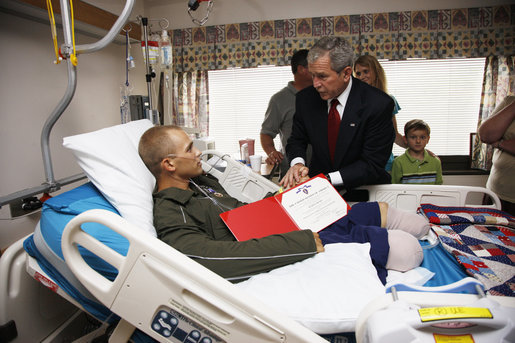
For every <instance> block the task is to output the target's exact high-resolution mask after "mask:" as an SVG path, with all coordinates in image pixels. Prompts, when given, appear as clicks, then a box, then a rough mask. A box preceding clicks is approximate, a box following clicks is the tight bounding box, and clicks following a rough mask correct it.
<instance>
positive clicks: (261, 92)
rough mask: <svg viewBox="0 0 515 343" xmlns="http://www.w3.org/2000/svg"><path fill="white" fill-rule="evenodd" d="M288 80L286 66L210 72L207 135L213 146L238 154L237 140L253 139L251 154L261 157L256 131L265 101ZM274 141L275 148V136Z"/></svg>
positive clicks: (277, 139) (266, 103)
mask: <svg viewBox="0 0 515 343" xmlns="http://www.w3.org/2000/svg"><path fill="white" fill-rule="evenodd" d="M291 80H293V75H292V73H291V67H289V66H287V67H275V66H266V67H258V68H248V69H227V70H217V71H210V72H209V113H210V114H209V136H210V137H213V138H214V139H215V146H216V149H217V150H218V151H222V152H225V153H231V154H233V155H235V156H236V157H238V156H239V143H238V141H239V140H240V139H245V138H253V139H255V153H256V154H261V155H263V156H264V154H265V153H264V152H263V149H262V148H261V143H260V140H259V132H260V130H261V123H262V122H263V119H264V118H265V112H266V109H267V107H268V101H269V100H270V98H271V97H272V95H274V94H275V93H276V92H278V91H279V90H281V89H282V88H284V87H286V85H287V83H288V82H289V81H291ZM274 143H275V147H276V148H277V149H279V148H280V144H281V143H280V141H279V136H277V137H276V139H275V140H274ZM238 158H239V157H238Z"/></svg>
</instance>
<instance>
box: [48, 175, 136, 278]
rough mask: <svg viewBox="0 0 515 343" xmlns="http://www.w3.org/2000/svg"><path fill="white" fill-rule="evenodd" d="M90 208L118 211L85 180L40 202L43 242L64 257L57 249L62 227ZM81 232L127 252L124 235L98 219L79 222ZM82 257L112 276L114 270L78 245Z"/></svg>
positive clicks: (59, 248)
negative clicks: (91, 221)
mask: <svg viewBox="0 0 515 343" xmlns="http://www.w3.org/2000/svg"><path fill="white" fill-rule="evenodd" d="M92 209H104V210H108V211H111V212H114V213H117V214H118V211H117V210H116V209H115V208H114V207H113V206H112V205H111V204H110V203H109V202H108V201H107V200H106V199H105V198H104V196H103V195H102V194H101V193H100V192H99V191H98V189H97V188H96V187H95V186H94V185H93V184H92V183H91V182H88V183H86V184H84V185H82V186H79V187H77V188H74V189H72V190H70V191H67V192H64V193H62V194H59V195H57V196H55V197H53V198H50V199H48V200H47V201H45V202H44V203H43V208H42V212H41V219H40V227H41V233H42V236H43V238H44V240H45V242H46V243H47V245H48V246H49V247H50V249H52V250H53V251H54V252H55V254H56V255H58V256H59V257H60V258H61V259H63V260H64V257H63V252H62V250H61V236H62V233H63V230H64V227H65V226H66V224H68V222H69V221H70V220H72V218H74V217H75V216H76V215H78V214H80V213H82V212H84V211H87V210H92ZM82 228H83V229H84V231H85V232H87V233H88V234H90V235H92V236H93V237H95V238H96V239H97V240H99V241H100V242H102V243H104V244H105V245H107V246H109V247H110V248H111V249H113V250H115V251H117V252H118V253H120V254H122V255H124V256H125V255H126V254H127V250H128V248H129V242H128V241H127V239H125V238H124V237H122V236H121V235H119V234H118V233H116V232H114V231H113V230H111V229H109V228H108V227H106V226H104V225H102V224H98V223H86V224H83V225H82ZM79 251H80V252H81V255H82V256H83V257H84V259H85V261H86V262H87V263H88V264H89V265H90V266H91V267H92V268H93V269H95V270H97V271H98V272H99V273H101V274H102V275H105V276H106V277H108V278H110V279H113V278H114V277H115V276H116V274H117V273H118V271H117V270H116V269H115V268H114V267H112V266H111V265H109V264H108V263H106V262H105V261H104V260H102V259H100V258H99V257H97V256H96V255H94V254H92V253H91V252H89V251H88V250H87V249H84V248H82V247H80V248H79Z"/></svg>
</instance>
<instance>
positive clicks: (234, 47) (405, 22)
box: [173, 5, 515, 72]
mask: <svg viewBox="0 0 515 343" xmlns="http://www.w3.org/2000/svg"><path fill="white" fill-rule="evenodd" d="M332 35H337V36H343V37H346V38H347V39H348V40H349V41H350V42H351V43H352V45H353V46H354V47H355V52H356V54H359V55H361V54H373V55H374V56H376V57H378V58H386V59H391V60H399V59H406V58H430V59H432V58H446V57H486V56H491V55H496V56H509V55H513V54H514V53H515V42H514V38H515V5H502V6H491V7H479V8H465V9H445V10H422V11H403V12H389V13H372V14H359V15H340V16H331V17H317V18H299V19H284V20H273V21H262V22H250V23H240V24H227V25H215V26H207V27H193V28H187V29H178V30H174V31H173V46H174V59H175V60H174V65H175V71H176V72H183V71H191V70H216V69H226V68H230V67H256V66H258V65H271V64H273V65H288V64H289V58H290V56H291V55H292V54H293V52H294V51H296V50H298V49H303V48H307V49H309V48H310V47H311V46H312V44H313V43H314V42H315V41H316V40H318V39H319V38H320V37H322V36H332Z"/></svg>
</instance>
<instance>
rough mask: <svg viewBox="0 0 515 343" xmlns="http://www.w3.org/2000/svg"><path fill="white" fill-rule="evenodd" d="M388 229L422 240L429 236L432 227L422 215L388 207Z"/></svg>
mask: <svg viewBox="0 0 515 343" xmlns="http://www.w3.org/2000/svg"><path fill="white" fill-rule="evenodd" d="M386 228H387V229H388V230H401V231H406V232H408V233H411V234H412V235H413V236H415V237H416V238H418V239H420V238H422V237H423V236H424V235H426V234H427V232H428V231H429V228H430V225H429V222H428V220H427V219H426V218H424V217H422V216H421V215H418V214H416V213H410V212H406V211H403V210H399V209H396V208H394V207H392V206H388V212H387V215H386Z"/></svg>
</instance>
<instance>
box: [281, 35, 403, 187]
mask: <svg viewBox="0 0 515 343" xmlns="http://www.w3.org/2000/svg"><path fill="white" fill-rule="evenodd" d="M353 60H354V52H353V49H352V47H351V46H350V44H349V43H348V42H347V41H346V40H344V39H343V38H340V37H324V38H321V39H320V40H319V41H317V42H316V43H315V45H314V46H313V47H312V48H311V50H310V51H309V54H308V68H309V71H310V73H311V75H312V77H313V86H312V87H308V88H306V89H304V90H302V91H300V92H298V93H297V97H296V103H295V108H296V111H295V115H294V118H293V128H292V134H291V136H290V138H289V139H288V144H287V145H286V154H287V156H288V160H289V161H290V166H291V167H290V169H289V170H288V172H287V173H286V175H285V176H284V178H283V179H282V180H281V185H283V186H286V187H287V186H290V185H292V184H295V183H296V182H298V181H299V180H300V178H301V177H302V176H303V175H306V174H309V176H314V175H318V174H320V173H323V174H326V176H327V177H328V179H329V180H330V181H331V183H332V184H333V185H334V186H335V187H336V188H337V189H345V190H350V189H353V188H355V187H358V186H361V185H367V184H380V183H390V175H389V174H388V173H387V172H386V171H385V169H384V168H385V165H386V162H387V161H388V158H389V156H390V153H391V151H392V144H393V141H394V138H395V133H394V128H393V124H392V111H393V106H394V104H393V101H392V98H391V97H390V96H388V95H387V94H386V93H384V92H382V91H380V90H379V89H377V88H375V87H371V86H369V85H367V84H366V83H364V82H361V81H359V80H358V79H355V78H353V77H352V64H353ZM334 100H336V101H334ZM308 144H311V145H312V148H313V155H312V160H311V164H310V165H309V168H307V167H306V166H305V161H306V147H307V145H308Z"/></svg>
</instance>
